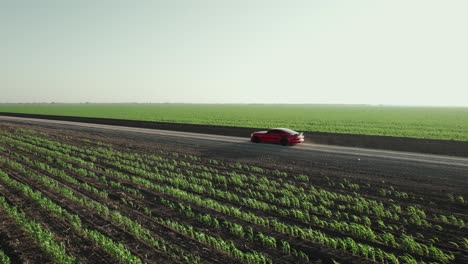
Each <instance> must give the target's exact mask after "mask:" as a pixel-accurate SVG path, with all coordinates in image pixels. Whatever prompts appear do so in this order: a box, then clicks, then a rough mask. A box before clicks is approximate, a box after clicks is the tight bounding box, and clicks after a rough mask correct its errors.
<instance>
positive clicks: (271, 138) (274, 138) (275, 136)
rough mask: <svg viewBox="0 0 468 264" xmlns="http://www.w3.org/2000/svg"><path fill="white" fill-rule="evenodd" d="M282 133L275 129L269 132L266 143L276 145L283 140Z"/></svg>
mask: <svg viewBox="0 0 468 264" xmlns="http://www.w3.org/2000/svg"><path fill="white" fill-rule="evenodd" d="M280 133H281V131H279V130H276V129H273V130H270V131H268V133H267V141H266V142H269V143H276V142H279V141H280V140H281V135H280Z"/></svg>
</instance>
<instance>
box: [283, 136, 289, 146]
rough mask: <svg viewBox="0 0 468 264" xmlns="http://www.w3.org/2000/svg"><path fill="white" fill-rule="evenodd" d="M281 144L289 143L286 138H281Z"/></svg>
mask: <svg viewBox="0 0 468 264" xmlns="http://www.w3.org/2000/svg"><path fill="white" fill-rule="evenodd" d="M281 145H283V146H287V145H289V141H288V140H287V139H286V138H283V139H282V140H281Z"/></svg>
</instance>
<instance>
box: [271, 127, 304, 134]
mask: <svg viewBox="0 0 468 264" xmlns="http://www.w3.org/2000/svg"><path fill="white" fill-rule="evenodd" d="M270 130H281V131H283V132H286V133H289V134H299V132H296V131H294V130H292V129H289V128H284V127H277V128H272V129H270Z"/></svg>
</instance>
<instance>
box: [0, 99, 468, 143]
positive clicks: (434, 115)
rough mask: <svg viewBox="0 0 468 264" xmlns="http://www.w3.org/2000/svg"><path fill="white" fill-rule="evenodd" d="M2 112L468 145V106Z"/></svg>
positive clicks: (114, 107) (11, 108)
mask: <svg viewBox="0 0 468 264" xmlns="http://www.w3.org/2000/svg"><path fill="white" fill-rule="evenodd" d="M0 112H17V113H34V114H50V115H65V116H82V117H102V118H117V119H131V120H145V121H165V122H177V123H192V124H210V125H227V126H240V127H264V128H269V127H288V128H291V129H294V130H298V131H319V132H333V133H349V134H368V135H385V136H399V137H415V138H431V139H448V140H461V141H468V108H461V107H459V108H456V107H392V106H366V105H255V104H247V105H241V104H237V105H236V104H227V105H222V104H219V105H216V104H213V105H208V104H203V105H198V104H2V105H0Z"/></svg>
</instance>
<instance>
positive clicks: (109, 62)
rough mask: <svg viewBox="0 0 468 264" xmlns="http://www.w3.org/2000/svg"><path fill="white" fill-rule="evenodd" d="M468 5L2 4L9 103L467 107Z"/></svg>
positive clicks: (0, 97) (376, 1)
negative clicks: (362, 104) (317, 104)
mask: <svg viewBox="0 0 468 264" xmlns="http://www.w3.org/2000/svg"><path fill="white" fill-rule="evenodd" d="M467 14H468V1H466V0H460V1H457V0H449V1H441V0H438V1H431V0H420V1H416V0H414V1H413V0H401V1H400V0H385V1H384V0H369V1H360V0H356V1H349V0H343V1H333V0H323V1H312V0H304V1H293V0H291V1H276V0H265V1H260V0H259V1H255V0H235V1H233V0H229V1H228V0H225V1H224V0H193V1H188V0H186V1H182V0H170V1H98V0H93V1H85V0H76V1H61V0H56V1H52V0H42V1H37V0H31V1H21V0H12V1H6V0H0V58H1V61H0V65H1V66H0V102H52V101H55V102H85V101H89V102H187V103H364V104H396V105H461V106H468V15H467Z"/></svg>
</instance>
